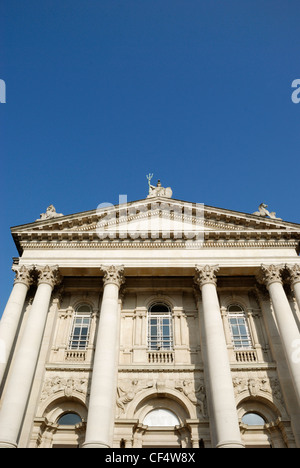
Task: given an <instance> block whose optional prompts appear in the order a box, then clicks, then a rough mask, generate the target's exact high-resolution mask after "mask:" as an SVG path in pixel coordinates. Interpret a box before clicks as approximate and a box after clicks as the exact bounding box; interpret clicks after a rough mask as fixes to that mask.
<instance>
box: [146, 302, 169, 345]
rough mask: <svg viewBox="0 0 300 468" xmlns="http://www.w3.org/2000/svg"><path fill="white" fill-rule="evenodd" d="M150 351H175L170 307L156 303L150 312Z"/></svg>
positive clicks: (150, 308)
mask: <svg viewBox="0 0 300 468" xmlns="http://www.w3.org/2000/svg"><path fill="white" fill-rule="evenodd" d="M148 348H149V350H152V351H153V350H171V349H173V331H172V312H171V309H170V307H169V306H168V305H166V304H163V303H155V304H152V306H151V307H149V310H148Z"/></svg>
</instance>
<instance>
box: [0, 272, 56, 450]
mask: <svg viewBox="0 0 300 468" xmlns="http://www.w3.org/2000/svg"><path fill="white" fill-rule="evenodd" d="M37 271H38V274H39V277H38V288H37V291H36V294H35V297H34V301H33V304H32V307H31V310H30V312H29V316H28V319H27V323H26V325H25V328H24V331H23V335H22V337H21V341H20V344H19V346H18V349H17V352H16V356H15V360H14V363H13V367H12V369H11V372H10V374H9V378H8V382H7V386H6V389H5V394H4V398H3V402H2V406H1V409H0V448H15V447H17V440H18V436H19V432H20V429H21V425H22V420H23V417H24V413H25V410H26V405H27V401H28V397H29V394H30V390H31V385H32V381H33V377H34V372H35V368H36V364H37V359H38V355H39V351H40V346H41V342H42V339H43V333H44V328H45V324H46V319H47V314H48V309H49V303H50V299H51V294H52V290H53V288H54V285H55V284H56V281H57V278H58V269H57V267H49V266H46V267H43V268H37Z"/></svg>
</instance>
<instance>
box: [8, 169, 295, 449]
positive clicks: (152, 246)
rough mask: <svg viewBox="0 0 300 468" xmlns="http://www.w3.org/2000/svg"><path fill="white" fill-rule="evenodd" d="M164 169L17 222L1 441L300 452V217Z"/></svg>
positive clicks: (28, 445)
mask: <svg viewBox="0 0 300 468" xmlns="http://www.w3.org/2000/svg"><path fill="white" fill-rule="evenodd" d="M150 179H151V178H150V177H149V195H148V196H147V198H145V199H142V200H138V201H134V202H130V203H125V202H124V199H123V200H121V203H120V204H119V205H117V206H112V205H111V206H102V205H100V206H99V207H98V209H97V210H94V211H87V212H83V213H78V214H72V215H67V216H63V215H62V214H58V213H56V211H55V208H54V207H53V206H50V207H49V208H48V209H47V211H46V213H44V214H42V215H41V216H40V218H39V219H38V220H37V221H35V222H31V223H29V224H26V225H22V226H17V227H14V228H12V235H13V238H14V241H15V244H16V247H17V249H18V252H19V257H18V258H15V259H14V264H13V270H14V271H15V274H16V276H15V282H14V285H13V288H12V293H11V296H10V298H9V300H8V303H7V306H6V308H5V311H4V313H3V317H2V320H1V322H0V370H1V373H0V377H1V382H2V383H1V408H0V447H21V448H49V447H62V448H67V447H70V448H71V447H78V446H79V447H84V448H93V447H95V448H103V447H115V448H132V447H134V448H141V447H157V448H158V447H165V448H168V447H182V448H186V447H192V448H198V447H200V448H211V447H234V448H240V447H266V448H268V447H274V448H293V447H300V335H299V323H300V258H299V256H298V254H299V242H300V225H299V224H293V223H289V222H286V221H283V220H281V219H279V218H277V217H276V215H275V213H270V212H269V211H267V207H266V205H261V207H260V210H259V211H258V212H256V213H255V214H245V213H239V212H234V211H230V210H226V209H220V208H214V207H210V206H204V205H199V204H195V203H190V202H183V201H180V200H175V199H172V198H171V196H172V191H171V189H170V188H167V189H165V188H163V187H161V184H160V183H158V185H157V186H156V187H154V186H152V185H151V184H150Z"/></svg>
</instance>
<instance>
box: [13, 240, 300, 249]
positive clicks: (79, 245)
mask: <svg viewBox="0 0 300 468" xmlns="http://www.w3.org/2000/svg"><path fill="white" fill-rule="evenodd" d="M21 246H22V248H23V249H30V250H34V249H110V250H111V249H145V248H146V249H157V248H161V249H169V248H171V249H182V248H188V246H190V248H193V249H194V248H233V247H234V248H242V249H245V248H254V249H257V248H270V247H271V248H286V247H290V248H297V246H298V242H296V241H292V242H289V241H287V242H251V241H250V242H247V243H246V242H245V243H244V242H243V243H242V242H231V241H225V242H209V241H208V242H204V243H203V242H200V243H197V242H193V241H186V242H176V241H174V242H166V241H155V240H154V241H153V242H138V243H137V242H134V241H132V242H127V241H124V242H113V241H112V242H89V243H87V242H85V243H83V242H68V243H57V244H53V243H44V242H43V243H40V242H37V243H22V244H21Z"/></svg>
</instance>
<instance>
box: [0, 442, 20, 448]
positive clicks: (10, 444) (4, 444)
mask: <svg viewBox="0 0 300 468" xmlns="http://www.w3.org/2000/svg"><path fill="white" fill-rule="evenodd" d="M2 448H18V446H17V444H16V443H14V442H9V441H8V440H0V449H2Z"/></svg>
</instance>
